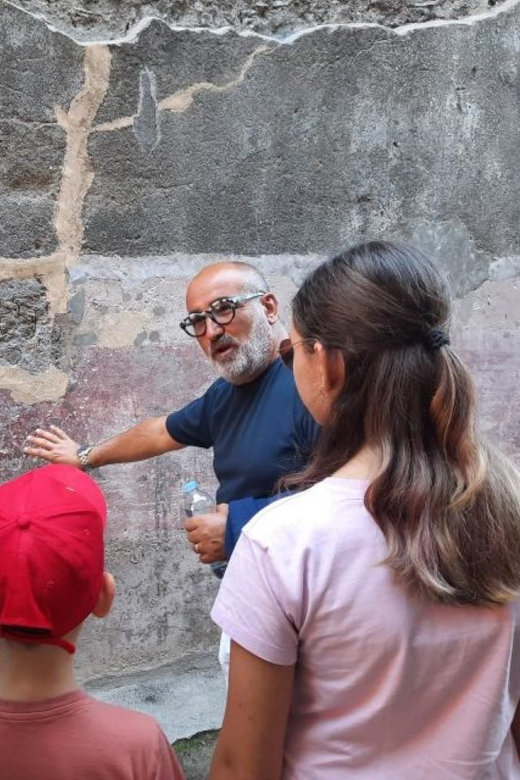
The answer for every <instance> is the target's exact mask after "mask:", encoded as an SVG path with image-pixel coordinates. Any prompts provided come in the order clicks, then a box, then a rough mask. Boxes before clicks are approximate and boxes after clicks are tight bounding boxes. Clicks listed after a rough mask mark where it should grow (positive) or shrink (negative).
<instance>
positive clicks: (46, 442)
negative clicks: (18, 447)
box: [23, 425, 80, 468]
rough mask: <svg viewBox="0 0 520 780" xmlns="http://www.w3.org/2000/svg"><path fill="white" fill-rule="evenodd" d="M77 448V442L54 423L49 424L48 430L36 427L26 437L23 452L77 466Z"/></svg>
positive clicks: (50, 461) (51, 461)
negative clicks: (32, 432)
mask: <svg viewBox="0 0 520 780" xmlns="http://www.w3.org/2000/svg"><path fill="white" fill-rule="evenodd" d="M78 450H79V444H78V443H77V442H75V441H74V440H73V439H71V438H70V436H68V435H67V434H66V433H65V431H62V430H61V428H58V427H57V426H56V425H50V426H49V430H48V431H46V430H43V429H42V428H37V429H36V430H35V432H34V434H32V435H31V436H28V437H27V444H26V445H25V447H24V448H23V451H24V453H25V454H26V455H30V456H31V457H33V458H43V460H46V461H48V462H49V463H65V464H67V465H69V466H76V467H77V468H79V467H80V461H79V458H78Z"/></svg>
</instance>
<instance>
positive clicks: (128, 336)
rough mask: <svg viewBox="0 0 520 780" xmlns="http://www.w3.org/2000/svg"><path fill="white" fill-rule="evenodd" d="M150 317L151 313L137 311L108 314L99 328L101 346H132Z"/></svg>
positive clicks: (116, 347)
mask: <svg viewBox="0 0 520 780" xmlns="http://www.w3.org/2000/svg"><path fill="white" fill-rule="evenodd" d="M149 319H150V316H149V314H147V313H145V312H137V311H121V312H114V313H110V314H106V315H105V316H104V317H103V318H102V319H101V321H100V323H99V325H98V328H97V333H98V343H99V346H100V347H107V348H108V349H119V348H120V347H130V346H132V345H133V343H134V341H135V339H136V336H137V335H138V334H139V333H141V332H142V331H143V329H144V328H145V327H146V325H147V324H148V322H149Z"/></svg>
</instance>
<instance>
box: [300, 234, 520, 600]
mask: <svg viewBox="0 0 520 780" xmlns="http://www.w3.org/2000/svg"><path fill="white" fill-rule="evenodd" d="M449 315H450V305H449V296H448V292H447V288H446V285H445V283H444V281H443V279H442V277H441V276H440V275H439V273H438V272H437V271H436V269H435V267H434V266H433V265H432V263H431V262H430V261H429V260H427V259H426V258H425V257H423V256H422V255H421V254H420V253H418V252H417V251H415V250H412V249H410V248H406V247H401V246H398V245H395V244H391V243H384V242H370V243H367V244H364V245H360V246H357V247H354V248H353V249H351V250H349V251H347V252H346V253H344V254H342V255H340V256H338V257H335V258H333V259H332V260H330V261H328V262H326V263H324V264H322V265H321V266H319V267H318V268H317V269H316V270H315V271H314V272H313V273H312V274H311V275H310V276H309V277H308V278H307V279H306V280H305V282H304V284H303V285H302V287H301V288H300V290H299V291H298V293H297V295H296V297H295V299H294V302H293V319H294V324H295V327H296V329H297V330H298V332H299V334H301V336H302V338H305V339H315V340H318V341H320V342H321V343H322V344H323V345H324V346H325V347H326V348H327V349H328V350H335V351H339V352H341V354H342V356H343V359H344V362H345V376H346V379H345V384H344V387H343V389H342V392H341V393H340V395H339V397H338V398H337V399H336V402H335V404H334V408H333V410H332V414H331V418H330V420H329V421H328V423H327V424H326V425H325V426H324V428H323V431H322V435H321V437H320V440H319V442H318V446H317V449H316V452H315V455H314V458H313V460H312V461H311V463H310V464H309V466H308V467H307V469H306V470H305V471H304V472H303V473H302V474H300V475H296V478H291V479H290V480H289V483H292V484H295V482H298V484H300V485H302V486H307V485H310V484H313V483H315V482H317V481H319V480H321V479H323V478H324V477H326V476H330V475H331V474H332V473H334V471H336V470H337V469H338V468H339V467H340V466H342V465H344V464H345V463H346V462H347V461H348V460H349V459H350V458H352V457H353V456H354V455H355V454H356V453H357V452H358V451H359V450H360V449H361V447H362V446H363V445H365V444H369V445H371V446H372V447H374V448H376V449H377V450H378V451H379V455H380V461H381V469H380V471H379V474H378V476H377V477H376V478H375V479H374V480H373V482H372V483H371V484H370V486H369V488H368V490H367V493H366V497H365V503H366V506H367V509H368V510H369V511H370V512H371V514H372V516H373V517H374V519H375V520H376V522H377V523H378V525H379V526H380V528H381V529H382V531H383V533H384V534H385V536H386V539H387V543H388V556H387V558H386V561H385V563H386V564H387V565H389V566H390V567H391V568H392V569H393V571H394V572H395V573H396V575H397V576H398V577H399V578H400V579H401V580H402V581H403V582H405V583H407V584H408V585H410V586H411V587H412V588H414V589H416V590H417V589H418V590H420V591H421V592H423V593H424V594H426V595H427V596H428V597H429V598H431V599H433V600H436V601H442V602H446V603H451V604H480V605H494V604H503V603H505V602H507V601H509V600H511V599H513V598H515V597H516V596H518V594H519V592H520V479H519V475H518V473H517V471H516V470H515V468H514V467H513V466H512V465H511V464H510V463H509V462H508V461H507V459H506V458H505V457H504V456H503V455H501V454H499V453H498V452H496V451H494V450H492V449H491V448H490V447H489V446H487V445H485V444H484V443H483V442H482V440H481V437H480V434H479V432H478V427H477V423H476V417H475V414H476V413H475V398H474V389H473V383H472V381H471V378H470V376H469V374H468V372H467V370H466V368H465V367H464V365H463V363H462V362H461V360H460V359H459V358H458V356H457V355H456V353H455V352H454V350H453V349H452V348H451V347H450V346H449V345H448V344H447V341H448V340H447V338H444V339H442V338H441V339H439V337H438V334H441V336H442V335H443V334H446V333H447V330H448V325H449ZM432 333H433V334H434V336H435V338H432Z"/></svg>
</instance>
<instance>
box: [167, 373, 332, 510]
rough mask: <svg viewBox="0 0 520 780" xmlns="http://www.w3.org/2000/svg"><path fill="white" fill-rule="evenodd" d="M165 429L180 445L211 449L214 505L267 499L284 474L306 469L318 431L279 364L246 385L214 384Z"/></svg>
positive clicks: (171, 417) (172, 417)
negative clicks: (251, 498)
mask: <svg viewBox="0 0 520 780" xmlns="http://www.w3.org/2000/svg"><path fill="white" fill-rule="evenodd" d="M166 428H167V429H168V433H169V434H170V436H171V437H172V438H174V439H175V441H178V442H179V443H180V444H186V445H191V446H194V447H205V448H208V447H213V468H214V470H215V474H216V476H217V479H218V482H219V489H218V491H217V501H218V502H225V503H228V502H229V501H233V500H237V499H240V498H247V497H249V496H252V497H253V498H261V497H263V496H269V495H271V493H272V492H273V489H274V487H275V485H276V483H277V481H278V479H279V478H280V477H281V476H282V475H284V474H290V473H292V472H294V471H298V470H300V469H301V468H302V467H303V466H304V465H305V463H306V462H307V460H308V458H309V455H310V453H311V450H312V446H313V444H314V440H315V438H316V435H317V433H318V430H319V428H318V426H317V424H316V423H315V422H314V420H313V419H312V417H311V416H310V414H309V412H308V411H307V410H306V408H305V407H304V405H303V404H302V402H301V400H300V397H299V395H298V392H297V390H296V385H295V384H294V377H293V375H292V373H291V372H290V371H288V370H287V369H286V368H285V366H284V365H283V363H282V362H281V360H275V361H274V363H272V364H271V365H270V366H269V368H268V369H267V370H266V371H265V372H264V373H263V374H262V375H261V376H260V377H258V379H255V380H254V381H253V382H249V383H248V384H245V385H233V384H231V383H230V382H227V381H226V380H225V379H217V381H216V382H214V383H213V384H212V385H211V387H209V388H208V389H207V390H206V392H205V393H204V395H203V396H201V397H200V398H197V399H196V400H195V401H192V403H190V404H188V405H187V406H185V407H184V408H183V409H180V410H179V411H178V412H172V414H170V415H168V417H167V418H166Z"/></svg>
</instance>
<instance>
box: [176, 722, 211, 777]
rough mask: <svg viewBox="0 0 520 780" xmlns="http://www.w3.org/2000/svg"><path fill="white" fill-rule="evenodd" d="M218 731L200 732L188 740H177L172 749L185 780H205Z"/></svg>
mask: <svg viewBox="0 0 520 780" xmlns="http://www.w3.org/2000/svg"><path fill="white" fill-rule="evenodd" d="M217 737H218V731H201V732H199V733H198V734H195V735H194V736H193V737H190V738H189V739H178V740H177V741H176V742H174V743H173V747H174V749H175V752H176V753H177V756H178V758H179V761H180V762H181V764H182V768H183V769H184V772H185V774H186V780H207V777H208V774H209V767H210V763H211V756H212V755H213V751H214V749H215V743H216V741H217Z"/></svg>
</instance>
